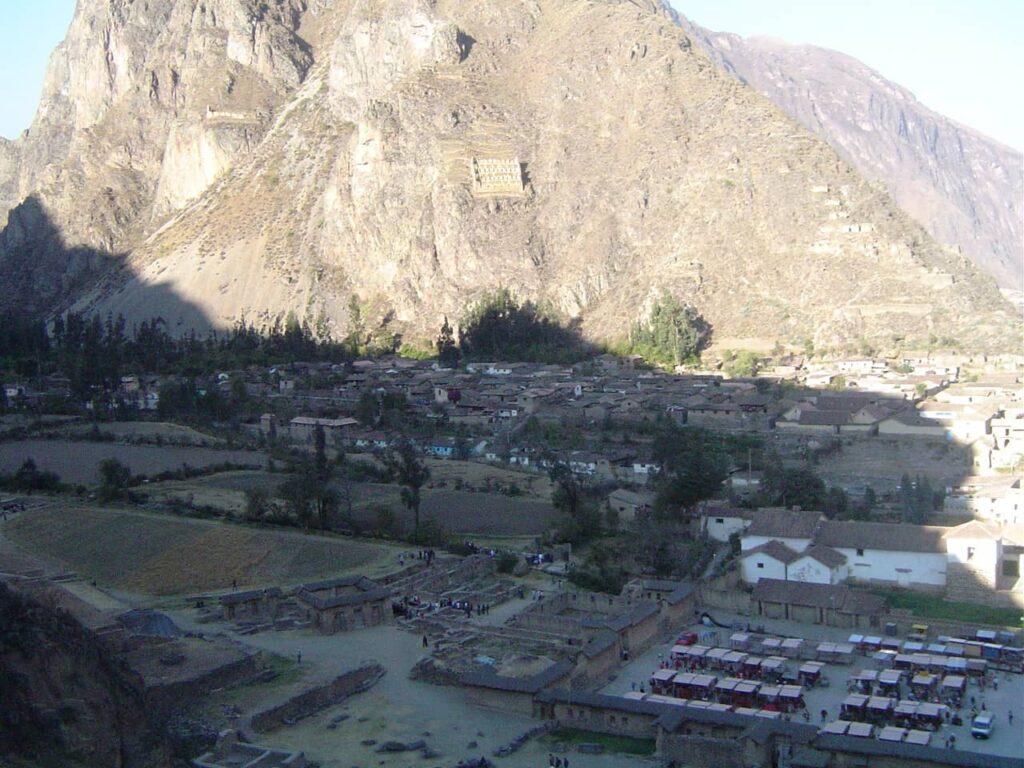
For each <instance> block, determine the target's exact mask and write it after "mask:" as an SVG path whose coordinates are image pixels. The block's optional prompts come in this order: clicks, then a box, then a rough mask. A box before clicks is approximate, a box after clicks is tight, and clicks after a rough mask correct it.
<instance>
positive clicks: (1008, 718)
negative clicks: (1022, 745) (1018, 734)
mask: <svg viewBox="0 0 1024 768" xmlns="http://www.w3.org/2000/svg"><path fill="white" fill-rule="evenodd" d="M1006 722H1008V723H1009V724H1010V725H1013V710H1012V709H1010V710H1007V712H1006Z"/></svg>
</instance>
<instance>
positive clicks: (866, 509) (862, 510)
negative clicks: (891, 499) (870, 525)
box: [850, 485, 878, 520]
mask: <svg viewBox="0 0 1024 768" xmlns="http://www.w3.org/2000/svg"><path fill="white" fill-rule="evenodd" d="M877 503H878V495H877V494H876V493H875V489H874V488H872V487H871V486H870V485H869V486H868V487H867V488H865V489H864V495H863V496H862V497H861V499H860V500H859V501H858V502H857V503H855V504H854V505H853V509H852V510H851V514H850V516H851V517H852V518H853V519H854V520H870V519H871V512H872V511H873V510H874V508H875V504H877Z"/></svg>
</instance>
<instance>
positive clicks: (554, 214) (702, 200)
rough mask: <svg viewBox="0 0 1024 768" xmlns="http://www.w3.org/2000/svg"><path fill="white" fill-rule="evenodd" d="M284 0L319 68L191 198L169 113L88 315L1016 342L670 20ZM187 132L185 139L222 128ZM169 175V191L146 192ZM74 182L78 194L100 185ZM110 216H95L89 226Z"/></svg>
mask: <svg viewBox="0 0 1024 768" xmlns="http://www.w3.org/2000/svg"><path fill="white" fill-rule="evenodd" d="M84 4H85V5H89V6H101V5H102V6H106V5H111V6H113V5H116V4H117V3H116V0H84ZM212 4H213V3H212V2H209V1H208V2H206V4H205V5H206V7H210V6H211V5H212ZM217 4H218V5H219V6H232V7H234V6H238V5H246V3H244V2H243V0H218V3H217ZM293 4H294V5H295V8H296V11H295V13H294V14H292V15H291V16H288V15H287V14H283V12H282V10H281V9H282V8H284V7H285V6H286V5H288V4H287V3H285V2H284V0H279V2H278V3H276V4H274V5H273V8H274V9H275V11H274V13H275V14H276V15H272V17H267V18H269V19H270V20H271V21H272V19H291V20H290V21H288V23H287V24H285V23H284V21H280V22H277V24H278V26H276V27H273V28H274V29H281V30H282V31H281V33H280V34H281V36H282V39H283V40H285V41H286V42H287V41H298V42H297V43H295V45H294V46H293V47H287V46H285V47H284V48H281V49H274V50H275V51H277V52H276V53H274V55H273V57H272V58H273V60H274V61H275V62H277V61H279V60H280V59H281V58H282V57H283V58H284V59H285V60H286V61H292V60H293V59H292V58H289V57H290V56H294V57H299V55H300V54H301V61H302V62H306V61H309V62H310V64H309V66H308V67H307V68H306V69H305V70H304V71H303V70H302V68H301V67H299V68H293V67H289V68H287V71H288V72H293V73H294V77H293V78H291V79H285V78H282V77H277V76H275V77H271V76H270V75H259V76H258V77H257V75H252V77H253V78H254V82H258V83H265V84H268V85H266V88H267V93H268V96H267V99H266V101H265V103H266V105H267V107H266V108H267V110H268V115H269V117H268V119H267V121H266V123H262V122H260V123H258V125H259V127H260V131H259V132H256V133H254V134H253V135H252V136H251V137H250V138H249V139H247V140H246V141H245V142H241V147H240V149H239V150H238V151H237V152H235V153H233V154H231V155H230V157H229V159H228V160H227V161H225V162H224V163H221V164H218V165H217V169H218V172H217V173H212V174H204V175H202V176H201V183H194V184H192V183H190V184H184V180H190V181H193V180H194V179H195V177H196V173H197V172H196V166H197V160H196V158H199V157H203V156H204V155H203V151H202V150H198V151H193V152H191V153H190V152H177V153H176V152H173V151H171V149H170V148H171V147H172V146H173V144H174V142H172V141H171V127H172V125H171V122H172V121H169V120H168V121H165V123H164V124H165V128H163V129H161V131H160V132H157V136H158V137H160V136H164V137H167V138H166V140H165V141H164V142H163V144H162V145H161V146H162V147H163V149H162V150H161V152H162V154H160V156H159V159H157V156H156V152H154V155H153V160H154V163H153V165H152V166H147V167H146V173H140V179H141V180H140V181H139V182H138V184H137V188H138V189H139V190H141V191H139V192H138V194H136V195H135V196H134V197H133V198H132V199H133V200H136V201H137V203H136V205H135V207H134V208H133V209H132V211H131V212H129V213H130V215H128V216H127V217H126V219H127V221H129V222H130V224H129V225H128V226H126V227H125V228H124V234H123V235H121V236H118V237H113V238H110V239H109V244H108V241H106V240H103V239H102V238H99V237H97V236H96V235H95V234H93V235H92V239H86V243H87V244H89V245H90V246H91V247H92V248H93V249H96V248H101V249H102V250H104V251H108V252H109V251H113V250H115V249H122V250H124V251H125V252H126V254H125V256H124V257H123V259H120V260H119V261H120V262H121V264H120V268H119V269H115V270H108V271H107V272H106V273H105V275H104V277H103V279H102V280H101V281H100V283H99V284H98V285H95V286H94V287H92V288H91V289H90V290H89V291H87V292H86V293H84V294H76V295H78V296H79V300H78V303H77V307H78V308H80V309H88V310H97V311H102V312H107V311H114V312H118V311H123V312H125V313H126V314H127V315H129V316H131V317H134V318H138V317H143V316H149V315H153V314H155V313H159V314H162V315H163V316H164V317H165V318H167V319H168V320H169V321H170V324H171V325H172V327H176V328H184V327H187V326H203V325H225V324H228V323H231V322H232V321H233V320H235V319H236V318H238V317H245V318H247V319H248V320H249V321H251V322H256V323H265V322H271V321H272V320H273V319H275V318H278V317H281V316H282V315H284V314H285V313H286V312H289V311H295V312H296V313H298V314H299V315H300V316H301V317H305V318H307V319H308V320H309V321H310V322H312V323H316V324H318V325H320V326H323V327H328V328H331V329H332V330H334V331H335V332H336V333H338V332H344V330H345V328H346V326H347V324H348V322H349V317H348V313H349V307H350V304H351V299H352V298H353V297H354V298H356V299H357V300H358V303H359V304H360V305H361V309H362V315H363V317H364V318H371V319H373V320H374V321H378V322H382V323H390V324H391V326H393V327H394V328H395V329H396V330H401V331H403V332H405V333H407V334H409V335H412V336H417V337H419V338H429V337H431V336H432V335H433V334H435V333H436V329H437V328H438V327H439V326H440V323H441V320H442V317H443V316H444V315H448V316H449V317H453V318H455V317H459V316H461V314H462V313H463V311H464V310H465V308H466V306H467V305H468V304H469V303H470V302H471V301H472V300H474V299H475V298H476V297H478V296H480V295H481V294H482V293H483V292H484V291H486V290H489V289H493V288H496V287H499V286H504V287H508V288H510V289H512V290H513V291H514V292H515V293H517V294H518V295H520V296H521V297H529V298H533V299H537V300H539V301H542V302H545V303H547V304H549V305H551V306H552V307H554V308H556V309H558V310H559V311H560V312H562V313H563V314H565V315H566V316H579V317H581V319H582V321H583V327H584V329H585V331H586V332H587V333H588V334H589V335H590V336H592V337H595V338H621V337H622V336H623V335H624V334H625V333H626V330H627V329H628V327H629V326H630V324H631V323H633V322H634V321H635V320H637V319H638V317H639V316H641V315H643V314H644V313H645V310H646V308H647V307H648V306H649V304H650V302H651V301H652V300H654V299H656V298H657V297H658V296H659V295H660V294H661V292H662V291H665V290H668V291H671V292H673V293H674V294H676V295H677V296H679V297H680V298H681V299H683V300H686V301H688V302H690V303H692V304H694V305H696V306H697V307H698V308H699V309H700V311H701V312H703V313H704V314H705V316H706V317H707V318H708V319H709V320H710V322H711V323H712V324H713V325H714V327H715V332H716V334H717V335H718V337H719V338H722V337H731V338H737V339H746V340H761V341H767V342H768V343H769V344H770V342H771V341H773V340H775V339H784V340H786V339H789V340H795V339H801V338H813V339H814V340H815V342H816V343H817V344H818V345H819V346H834V345H837V344H844V343H857V342H859V341H861V340H865V339H869V340H881V341H884V342H890V341H891V340H893V339H894V338H906V339H908V340H923V339H926V338H927V337H928V336H929V335H937V336H947V337H956V338H957V339H959V340H960V341H961V342H963V343H965V344H970V345H973V346H979V347H981V346H999V345H1001V344H1003V343H1004V342H1005V340H1006V339H1007V338H1010V337H1011V334H1012V330H1011V328H1010V323H1011V319H1010V315H1009V313H1008V307H1007V306H1006V305H1005V303H1004V302H1003V301H1002V299H1001V298H1000V296H999V294H998V292H997V291H996V289H995V286H994V285H993V284H992V283H991V281H989V280H988V279H986V278H984V277H983V276H981V275H980V274H979V273H977V271H976V270H974V269H973V267H972V266H971V264H970V263H969V262H968V261H967V260H966V259H964V258H963V257H960V256H958V255H957V254H955V253H953V252H951V251H948V250H944V249H942V248H940V247H939V246H937V245H936V244H935V243H934V242H933V241H932V240H931V238H929V237H928V236H927V235H926V234H925V233H924V232H923V230H921V228H920V227H919V226H917V225H916V224H915V223H913V222H912V221H911V220H910V219H909V218H908V217H907V216H906V215H904V214H903V213H902V212H901V211H900V210H899V209H898V208H897V207H896V206H895V205H894V204H893V203H892V201H891V200H890V199H889V197H888V196H887V195H886V194H885V193H884V191H882V190H880V189H879V188H877V187H874V186H872V185H869V184H867V183H865V182H864V181H863V180H862V179H861V178H860V177H859V176H858V175H857V174H856V173H855V172H854V171H853V170H852V169H851V168H850V167H849V166H848V165H846V164H845V163H844V162H842V161H841V160H840V159H839V158H838V157H837V156H836V155H835V153H834V152H833V151H832V150H831V149H829V148H828V146H827V145H826V144H825V143H824V142H822V141H821V140H819V139H817V138H815V137H813V136H812V135H810V134H809V133H807V132H806V131H805V130H804V129H802V128H800V127H799V126H798V125H796V124H795V123H793V122H792V121H791V120H790V119H789V118H787V117H786V116H785V115H783V114H782V112H781V111H780V110H778V108H776V107H774V106H773V105H771V104H770V103H769V102H768V101H767V100H765V99H764V98H763V97H761V96H759V95H757V94H756V93H754V92H753V91H751V90H750V89H748V88H746V87H745V86H743V85H741V84H740V83H738V82H737V81H736V80H735V79H733V78H732V77H730V76H727V75H724V74H722V73H720V72H719V71H718V70H717V69H716V68H715V66H714V65H713V64H712V63H711V62H710V61H709V60H708V59H707V58H706V57H705V56H704V55H703V54H701V53H700V52H698V51H696V50H694V49H693V48H692V47H691V44H690V41H689V39H688V38H687V37H686V36H685V35H684V34H683V33H682V32H681V31H680V30H679V29H678V28H677V27H676V26H675V25H674V24H673V23H672V21H671V19H670V18H669V16H668V14H667V13H666V12H665V10H664V8H663V7H662V6H661V5H660V4H657V3H654V2H651V3H648V4H644V3H642V2H615V1H614V0H606V1H604V2H599V1H597V0H514V1H512V2H507V1H506V0H461V1H459V2H457V1H456V0H433V1H432V2H427V0H355V1H354V2H352V3H351V4H348V3H335V4H324V7H323V8H320V9H315V8H307V7H306V6H305V4H302V3H300V2H299V0H293ZM195 6H196V2H194V0H179V2H178V3H176V4H175V6H174V9H173V14H179V15H180V16H181V17H182V19H183V21H181V22H173V23H172V22H171V21H168V22H167V23H166V24H163V25H161V28H162V30H163V31H162V32H161V38H162V39H166V40H167V44H168V46H171V41H181V40H182V39H189V34H190V33H189V30H191V29H192V26H191V19H192V18H194V16H193V15H189V14H185V13H184V12H183V11H182V10H181V9H182V8H185V7H195ZM328 6H330V7H328ZM134 7H136V8H137V7H138V4H136V5H135V6H134ZM314 11H316V13H314ZM175 18H178V16H175ZM221 21H222V19H221V17H220V15H218V23H221ZM186 22H187V23H186ZM260 23H267V24H269V23H270V21H268V20H267V19H264V21H261V22H260ZM267 34H269V33H267ZM229 35H230V33H229ZM289 35H290V36H289ZM176 44H177V45H180V44H181V43H180V42H178V43H176ZM171 48H172V49H174V50H177V49H175V48H174V47H173V46H171ZM227 49H228V51H230V50H231V46H228V47H227ZM189 50H190V49H189ZM152 55H153V56H155V55H156V54H155V53H154V54H152ZM190 57H191V54H190ZM190 57H188V58H190ZM218 61H219V62H220V63H221V64H224V63H225V61H227V64H228V65H229V66H236V67H241V65H240V64H238V63H237V62H235V61H234V60H233V59H230V57H229V58H228V59H227V60H225V59H224V58H223V57H221V58H220V59H219V60H218ZM83 66H85V65H84V64H83ZM148 71H149V70H145V69H144V71H143V74H142V75H140V76H141V77H142V79H143V81H145V77H146V76H147V75H145V72H148ZM276 71H277V70H276V69H272V70H271V71H270V74H274V73H275V72H276ZM240 72H250V69H248V68H245V67H243V68H242V69H241V70H240ZM209 78H212V74H209V73H208V78H207V79H209ZM296 81H301V82H298V83H296ZM220 82H223V78H221V81H220ZM272 84H276V85H273V87H272ZM199 85H201V80H200V82H197V84H196V87H197V88H198V87H199ZM139 87H142V86H139ZM180 87H181V86H179V88H180ZM223 91H224V88H221V89H220V91H218V93H223ZM132 94H135V95H133V96H131V99H134V100H133V101H130V102H129V103H132V104H135V105H138V104H139V103H140V102H139V97H138V95H137V94H138V89H137V88H136V90H135V91H132ZM126 98H128V97H126ZM119 103H120V102H118V101H117V100H115V102H114V104H115V105H116V104H119ZM200 104H201V102H200ZM275 105H276V106H275ZM114 108H116V106H115V107H114ZM190 114H191V115H192V116H191V118H190V121H189V122H187V123H186V125H185V128H184V129H182V130H185V129H187V130H191V131H200V132H205V131H207V130H208V125H209V123H210V122H211V120H212V121H213V122H214V123H215V124H217V121H218V116H217V115H216V114H214V115H213V116H212V117H211V115H210V114H209V113H208V112H204V111H202V109H200V110H199V113H198V114H195V113H190ZM145 115H148V110H146V111H143V112H142V113H140V116H139V118H138V120H139V122H140V123H142V122H146V121H147V120H146V119H145V118H144V116H145ZM74 156H75V153H71V154H69V160H67V161H65V162H64V163H62V164H60V163H58V164H57V165H56V167H57V168H59V169H60V170H59V173H60V174H64V173H65V171H64V169H65V168H66V167H67V166H68V164H69V163H70V162H71V159H72V158H74ZM175 157H177V158H178V160H177V161H174V158H175ZM23 163H24V161H23ZM51 167H54V166H51ZM172 168H177V169H178V170H177V171H175V172H173V173H172V172H171V171H169V170H168V169H172ZM167 174H170V175H171V176H172V177H174V178H175V179H177V180H178V187H179V188H181V187H187V189H186V190H185V192H184V193H182V194H180V195H178V196H173V195H164V194H161V193H160V190H162V189H163V188H164V187H163V186H162V179H163V178H165V176H166V175H167ZM110 175H111V176H117V174H114V173H113V172H112V173H111V174H110ZM81 178H82V179H83V180H84V181H83V186H82V189H83V190H95V189H97V187H98V186H99V185H97V184H96V183H95V182H94V181H89V179H91V178H92V176H90V174H89V173H84V174H82V175H81ZM118 178H121V177H120V176H118ZM207 184H208V186H207ZM99 188H100V189H103V187H102V186H99ZM51 189H54V190H56V194H63V189H64V187H62V186H60V185H59V184H58V185H55V186H53V187H51ZM50 194H53V193H50ZM121 194H122V193H121V191H118V190H115V192H114V193H113V194H112V195H111V196H110V200H111V204H117V202H118V201H119V200H120V199H121ZM190 198H191V199H190ZM29 203H35V204H34V209H35V211H36V212H37V214H38V216H39V218H40V219H42V220H43V221H44V223H50V222H52V224H53V229H54V233H55V236H59V238H60V239H62V241H63V244H62V248H63V253H65V254H66V253H67V252H68V250H69V248H71V247H73V246H75V245H77V244H78V243H80V242H82V239H83V236H82V235H78V236H74V235H75V233H76V232H81V231H82V228H80V227H79V228H78V229H76V227H75V226H74V222H73V221H72V223H71V226H69V225H68V224H67V223H66V219H68V218H69V216H70V215H69V214H68V212H67V211H64V210H62V209H61V208H60V207H59V206H54V205H52V204H50V203H49V202H48V200H47V199H44V200H42V201H41V202H35V201H29ZM32 209H33V205H31V204H26V205H23V206H22V207H21V208H20V209H17V210H16V211H14V212H12V214H11V216H12V222H13V225H14V226H8V228H7V231H6V232H5V233H4V234H3V236H0V248H2V249H4V251H5V253H6V254H7V258H8V259H10V258H11V255H12V254H15V255H17V254H18V253H19V249H18V247H17V246H16V245H15V247H12V245H11V232H12V231H14V232H16V233H22V236H24V237H27V238H28V240H27V241H28V242H32V241H31V237H32V228H31V227H25V226H20V225H19V223H18V222H19V216H21V215H22V211H23V210H24V211H30V210H32ZM109 209H110V208H109V205H108V206H107V207H104V206H103V205H102V204H101V203H100V202H99V201H97V202H96V204H95V206H94V207H93V210H92V211H91V212H90V220H91V221H95V220H96V219H97V217H98V216H99V215H100V214H101V213H102V212H104V211H108V210H109ZM164 212H165V213H164ZM71 218H73V217H71ZM114 218H115V221H116V220H117V217H114ZM113 230H114V227H111V226H104V225H103V224H102V223H101V224H100V225H98V226H96V227H94V228H93V229H89V230H88V231H89V232H91V233H99V232H111V231H113ZM36 231H38V227H37V228H36ZM26 232H27V233H28V235H25V234H24V233H26ZM23 242H24V241H23ZM24 252H25V249H22V250H21V251H20V253H24ZM87 260H89V261H97V260H99V261H102V259H97V258H96V253H95V252H94V251H92V252H90V253H89V259H87ZM7 263H8V264H11V263H12V262H11V261H8V262H7ZM32 263H36V262H32ZM9 268H10V267H5V269H9ZM90 274H96V273H90ZM53 300H54V296H53V294H51V296H50V298H49V301H50V302H51V304H50V306H53V305H54V304H53ZM41 303H42V302H41Z"/></svg>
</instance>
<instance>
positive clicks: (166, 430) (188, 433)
mask: <svg viewBox="0 0 1024 768" xmlns="http://www.w3.org/2000/svg"><path fill="white" fill-rule="evenodd" d="M97 428H98V429H99V431H100V432H102V433H103V434H107V435H114V436H115V437H116V438H117V439H119V440H129V441H130V440H144V441H153V440H158V439H159V440H162V441H163V442H164V443H165V444H173V445H199V446H204V445H219V444H221V443H223V442H224V441H223V440H222V439H221V438H219V437H214V436H213V435H207V434H205V433H203V432H200V431H199V430H196V429H193V428H192V427H187V426H184V425H183V424H171V423H170V422H166V421H110V422H105V423H102V424H99V425H97ZM92 429H93V425H92V424H75V425H74V426H72V427H69V428H68V430H67V431H68V432H70V433H71V434H76V435H84V434H88V433H89V432H91V431H92Z"/></svg>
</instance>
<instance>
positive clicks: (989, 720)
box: [971, 712, 994, 739]
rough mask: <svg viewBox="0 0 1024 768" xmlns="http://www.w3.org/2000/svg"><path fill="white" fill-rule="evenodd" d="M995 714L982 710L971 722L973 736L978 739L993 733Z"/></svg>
mask: <svg viewBox="0 0 1024 768" xmlns="http://www.w3.org/2000/svg"><path fill="white" fill-rule="evenodd" d="M993 720H994V718H993V716H992V713H991V712H982V713H981V714H980V715H978V716H977V717H975V718H974V721H973V722H972V723H971V736H973V737H974V738H976V739H987V738H988V737H989V736H991V735H992V726H993Z"/></svg>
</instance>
